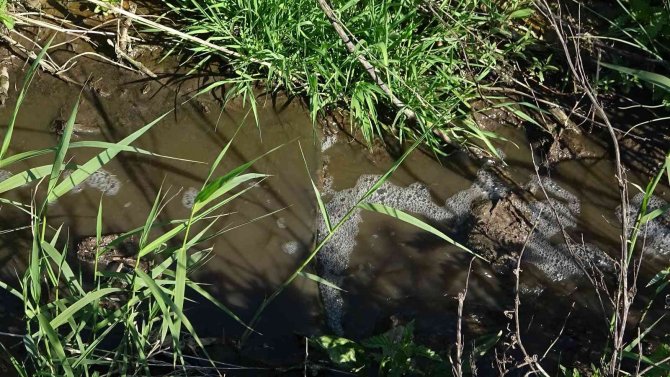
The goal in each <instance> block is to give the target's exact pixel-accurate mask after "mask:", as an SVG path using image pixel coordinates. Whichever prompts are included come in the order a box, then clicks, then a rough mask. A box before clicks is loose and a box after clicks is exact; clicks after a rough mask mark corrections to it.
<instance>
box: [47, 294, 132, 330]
mask: <svg viewBox="0 0 670 377" xmlns="http://www.w3.org/2000/svg"><path fill="white" fill-rule="evenodd" d="M120 290H121V289H119V288H101V289H98V290H95V291H91V292H88V293H87V294H86V295H85V296H84V297H82V298H80V299H79V300H77V302H75V303H74V304H72V305H70V306H68V307H67V308H66V309H65V310H63V311H62V312H61V313H60V314H59V315H57V316H56V318H54V319H52V320H51V323H50V325H51V327H52V328H53V329H57V328H58V327H60V326H61V325H63V324H65V322H67V321H68V320H69V319H70V318H71V317H73V316H74V315H75V314H77V312H78V311H80V310H81V309H83V308H85V307H86V306H88V305H89V304H90V303H92V302H94V301H96V300H99V299H101V298H102V297H105V296H107V295H108V294H110V293H113V292H119V291H120Z"/></svg>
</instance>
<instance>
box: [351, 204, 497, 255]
mask: <svg viewBox="0 0 670 377" xmlns="http://www.w3.org/2000/svg"><path fill="white" fill-rule="evenodd" d="M358 207H360V208H362V209H365V210H368V211H372V212H377V213H381V214H384V215H388V216H391V217H393V218H396V219H398V220H401V221H404V222H406V223H408V224H411V225H414V226H415V227H417V228H419V229H422V230H425V231H426V232H429V233H431V234H433V235H435V236H437V237H440V238H442V239H443V240H445V241H447V242H449V243H450V244H452V245H454V246H456V247H458V248H459V249H461V250H463V251H465V252H467V253H468V254H472V255H474V256H475V257H477V258H480V259H482V260H486V259H485V258H484V257H482V256H480V255H479V254H477V253H475V252H474V251H472V250H470V249H468V248H467V247H465V246H463V245H461V244H460V243H458V242H456V241H454V240H453V239H452V238H451V237H449V236H447V235H446V234H444V233H442V232H441V231H439V230H438V229H436V228H435V227H433V226H431V225H429V224H428V223H426V222H424V221H421V220H419V219H417V218H416V217H414V216H412V215H410V214H408V213H406V212H403V211H401V210H398V209H395V208H391V207H388V206H385V205H383V204H373V203H361V204H359V205H358Z"/></svg>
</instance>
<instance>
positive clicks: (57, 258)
mask: <svg viewBox="0 0 670 377" xmlns="http://www.w3.org/2000/svg"><path fill="white" fill-rule="evenodd" d="M42 250H44V252H45V253H46V254H47V256H48V257H49V258H51V260H52V261H53V262H54V263H55V264H56V265H57V266H59V267H60V269H61V273H62V274H63V277H64V278H65V281H66V282H67V283H68V285H70V286H72V287H74V288H76V290H77V293H79V294H81V295H83V294H84V289H83V288H82V286H81V284H80V283H79V280H78V279H77V277H76V276H75V274H74V271H72V268H70V265H69V264H68V263H67V262H66V261H65V260H64V258H63V256H62V255H61V254H60V253H59V252H58V250H56V248H55V247H54V246H53V245H52V244H50V243H47V242H42Z"/></svg>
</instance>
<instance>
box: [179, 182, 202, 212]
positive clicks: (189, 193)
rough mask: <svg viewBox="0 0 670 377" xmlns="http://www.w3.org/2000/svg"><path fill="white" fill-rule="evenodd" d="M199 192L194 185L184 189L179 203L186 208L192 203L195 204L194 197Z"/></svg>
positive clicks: (191, 206) (190, 206)
mask: <svg viewBox="0 0 670 377" xmlns="http://www.w3.org/2000/svg"><path fill="white" fill-rule="evenodd" d="M199 192H200V191H198V189H197V188H195V187H189V188H187V189H186V190H184V193H183V194H182V195H181V205H183V206H184V207H185V208H188V209H191V208H193V204H195V197H196V196H198V193H199Z"/></svg>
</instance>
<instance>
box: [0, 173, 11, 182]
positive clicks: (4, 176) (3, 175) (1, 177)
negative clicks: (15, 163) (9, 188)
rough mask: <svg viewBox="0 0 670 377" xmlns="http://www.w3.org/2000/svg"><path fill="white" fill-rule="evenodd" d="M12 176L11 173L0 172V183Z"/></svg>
mask: <svg viewBox="0 0 670 377" xmlns="http://www.w3.org/2000/svg"><path fill="white" fill-rule="evenodd" d="M11 176H12V173H10V172H8V171H7V170H0V182H2V181H4V180H6V179H8V178H10V177H11Z"/></svg>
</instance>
